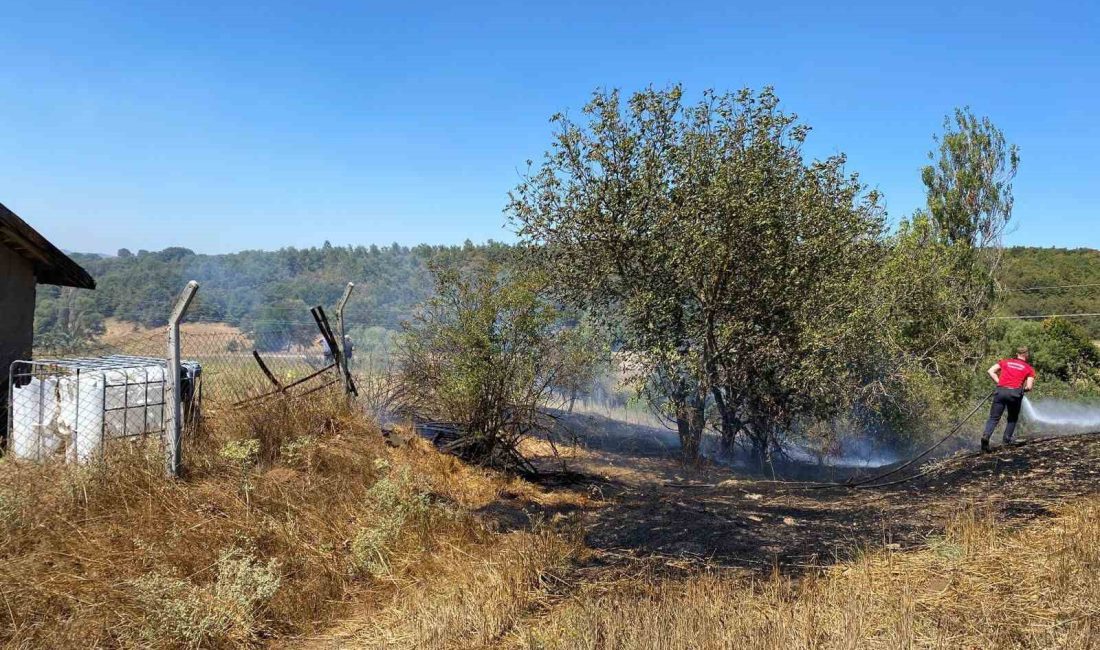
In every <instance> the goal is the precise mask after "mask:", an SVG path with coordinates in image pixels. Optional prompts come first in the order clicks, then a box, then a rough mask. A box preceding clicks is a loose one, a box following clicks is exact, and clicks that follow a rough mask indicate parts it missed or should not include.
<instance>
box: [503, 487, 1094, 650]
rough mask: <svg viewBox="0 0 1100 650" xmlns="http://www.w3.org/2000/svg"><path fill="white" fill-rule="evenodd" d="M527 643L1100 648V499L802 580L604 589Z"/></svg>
mask: <svg viewBox="0 0 1100 650" xmlns="http://www.w3.org/2000/svg"><path fill="white" fill-rule="evenodd" d="M517 636H518V638H517V641H516V643H517V645H519V646H522V647H525V648H529V649H535V648H538V649H540V650H549V649H556V648H562V649H566V648H568V649H569V650H579V649H585V648H591V649H596V648H622V649H638V650H641V649H661V650H673V649H676V650H679V649H683V650H689V649H690V650H707V649H712V648H713V649H725V648H760V649H776V650H778V649H781V648H782V649H789V648H821V649H827V648H883V649H886V648H891V649H892V648H1081V649H1084V648H1097V647H1100V500H1097V499H1092V500H1090V501H1085V502H1082V503H1079V504H1077V505H1074V506H1072V507H1067V508H1065V509H1064V510H1063V511H1062V512H1061V514H1060V516H1058V517H1057V518H1055V519H1053V520H1047V521H1042V522H1037V523H1034V524H1032V525H1030V526H1028V527H1027V528H1025V529H1023V530H1020V531H1017V532H1007V531H1005V530H1004V529H1003V528H1000V529H999V528H998V527H997V526H996V525H995V524H994V523H993V522H991V521H989V520H986V519H982V518H980V517H976V516H975V515H974V514H973V513H968V514H966V515H964V516H962V517H960V518H959V519H957V520H956V521H955V522H954V523H953V524H952V525H951V526H950V527H949V528H948V530H947V533H946V534H945V535H944V536H943V537H942V538H938V539H934V540H932V541H931V542H930V544H929V545H928V547H927V548H926V549H923V550H920V551H918V552H911V553H892V552H882V553H871V554H868V555H867V556H865V557H863V558H862V559H860V560H858V561H856V562H853V563H851V564H844V565H838V566H836V567H834V568H833V569H832V570H830V571H828V572H826V573H825V574H824V575H822V576H819V577H808V578H805V579H803V580H801V581H799V582H797V583H795V582H792V581H791V580H790V579H788V578H783V577H774V578H772V579H770V580H752V579H749V578H745V577H743V576H739V575H736V574H728V573H727V574H723V573H707V574H703V575H699V576H695V577H690V578H686V579H679V580H677V579H667V578H666V579H661V578H658V577H656V575H655V574H651V575H650V576H649V577H643V578H639V579H634V580H627V581H618V582H615V583H614V584H599V583H596V584H593V585H589V586H585V587H583V588H582V590H581V592H580V593H579V594H577V595H576V596H574V597H571V598H570V599H568V600H567V602H566V603H565V604H563V605H561V606H559V607H557V608H555V609H554V610H553V611H552V612H551V613H550V614H548V615H546V616H545V617H543V618H541V619H538V620H536V621H534V622H531V623H530V625H528V626H527V627H526V629H524V630H523V631H522V632H520V633H518V634H517Z"/></svg>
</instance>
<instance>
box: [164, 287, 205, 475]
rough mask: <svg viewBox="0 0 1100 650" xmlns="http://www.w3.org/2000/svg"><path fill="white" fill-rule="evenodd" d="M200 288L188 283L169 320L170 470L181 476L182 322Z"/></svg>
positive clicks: (167, 427)
mask: <svg viewBox="0 0 1100 650" xmlns="http://www.w3.org/2000/svg"><path fill="white" fill-rule="evenodd" d="M198 290H199V283H198V282H195V281H194V280H192V281H190V282H188V283H187V286H186V287H184V288H183V292H181V293H180V295H179V298H177V299H176V306H175V307H173V308H172V315H171V316H170V317H169V319H168V371H167V376H166V377H165V387H164V393H165V397H166V398H167V400H166V401H167V402H168V404H167V405H166V406H167V407H168V408H167V409H166V412H165V414H164V418H165V423H164V425H165V426H164V434H165V438H166V440H165V442H166V443H167V445H166V446H167V457H168V473H169V474H170V475H172V476H179V475H180V469H181V468H182V467H183V449H182V440H183V408H182V405H181V404H180V402H181V401H182V395H181V394H180V393H181V391H180V321H182V320H183V317H184V316H186V315H187V308H188V307H190V306H191V301H192V300H193V299H194V298H195V292H196V291H198Z"/></svg>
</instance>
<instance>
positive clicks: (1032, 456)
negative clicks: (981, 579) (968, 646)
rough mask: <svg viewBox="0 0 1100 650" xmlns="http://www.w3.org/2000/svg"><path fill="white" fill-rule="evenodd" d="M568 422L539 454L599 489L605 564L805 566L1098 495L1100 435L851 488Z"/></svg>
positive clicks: (591, 519)
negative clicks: (792, 478)
mask: <svg viewBox="0 0 1100 650" xmlns="http://www.w3.org/2000/svg"><path fill="white" fill-rule="evenodd" d="M566 425H567V426H569V427H570V429H572V430H573V431H574V432H576V433H577V436H578V437H577V439H576V440H575V441H574V443H573V444H567V445H559V449H558V451H559V454H558V455H556V456H555V455H552V454H550V453H549V450H548V449H547V448H545V447H543V448H541V449H539V450H538V451H540V452H541V454H538V456H537V462H538V464H539V465H540V467H541V468H543V469H544V470H547V472H548V473H547V476H546V478H545V479H544V484H545V485H547V487H552V488H553V487H563V488H565V487H567V488H569V489H587V490H588V491H589V492H590V493H591V494H592V495H593V496H595V497H597V498H598V499H599V503H600V505H598V506H596V507H593V508H590V509H587V510H584V511H581V512H579V513H578V516H579V518H580V521H581V524H582V525H583V526H584V529H585V535H586V542H587V544H588V546H589V547H590V548H592V549H593V550H594V551H595V554H594V560H593V563H594V564H597V565H601V564H602V565H614V564H616V563H622V562H631V561H636V560H656V561H659V562H667V563H668V564H669V565H671V566H676V567H680V568H689V567H693V566H696V565H699V566H702V565H706V566H709V567H730V568H734V567H736V568H747V569H754V570H760V571H770V570H772V569H773V568H775V567H778V568H779V569H780V570H782V571H784V572H785V573H792V574H797V573H800V572H801V571H803V570H805V569H807V568H814V567H818V566H822V565H826V564H830V563H833V562H836V561H843V560H845V559H849V558H851V557H852V556H853V554H855V553H858V552H859V551H860V550H861V549H866V548H873V547H877V548H881V547H883V546H884V545H890V547H891V548H895V549H897V548H900V549H905V548H910V547H915V546H919V545H921V544H923V543H925V542H926V541H927V540H928V539H929V537H931V536H935V535H938V534H941V533H942V531H943V530H944V527H945V526H946V525H947V523H948V522H949V521H950V520H951V519H952V518H953V517H954V516H956V515H958V514H959V513H961V512H965V511H967V510H977V512H979V513H980V514H981V515H982V516H992V517H995V518H997V519H999V520H1004V521H1008V522H1010V523H1012V522H1019V523H1022V522H1025V521H1027V520H1029V519H1033V518H1036V517H1042V516H1045V515H1047V514H1049V513H1051V512H1052V509H1053V508H1055V507H1056V506H1057V505H1058V504H1059V503H1063V502H1066V501H1069V500H1073V499H1076V498H1079V497H1081V496H1085V495H1091V494H1097V493H1100V435H1096V434H1089V435H1080V436H1074V437H1061V438H1052V439H1035V440H1032V441H1029V442H1026V443H1025V444H1023V445H1021V446H1019V447H1012V448H1003V447H1002V448H995V449H994V451H993V452H992V453H989V454H984V455H983V454H977V453H961V454H957V455H955V456H952V457H949V458H944V459H940V460H936V461H932V462H930V463H927V464H924V465H921V466H914V467H912V468H909V469H907V470H905V471H904V472H902V473H899V474H897V475H895V476H892V477H890V479H889V480H895V479H898V478H908V479H909V480H905V481H903V482H901V483H898V484H896V485H890V486H886V487H879V488H869V489H851V488H845V487H825V488H821V487H820V486H815V485H809V484H799V483H789V482H782V481H774V480H769V479H766V478H762V477H759V478H757V477H749V476H746V475H745V474H744V473H743V472H741V473H738V472H737V471H735V470H733V469H731V468H729V467H724V466H719V465H709V466H703V467H699V468H685V467H684V466H683V465H682V464H681V463H680V461H679V460H678V457H677V453H678V452H677V450H676V449H675V448H674V447H673V446H672V445H670V440H674V438H672V439H670V438H668V436H667V435H666V434H665V433H663V432H661V431H659V430H655V429H652V428H650V427H642V426H631V425H626V424H624V423H622V422H618V421H614V420H608V419H607V418H603V417H600V416H592V415H581V416H570V419H569V420H568V421H566ZM906 472H908V474H907V473H906ZM485 514H487V515H489V516H491V517H492V518H495V519H497V521H499V522H500V523H501V524H502V525H504V526H505V527H513V526H521V525H523V524H524V523H525V520H526V519H527V518H528V516H530V515H531V514H532V512H531V507H530V504H525V503H522V502H519V501H518V500H509V499H505V500H504V501H502V502H499V503H497V504H495V505H494V506H493V507H492V508H490V509H489V510H488V511H487V512H486V513H485ZM538 514H539V515H542V516H545V515H548V514H552V512H547V511H546V510H545V509H543V510H541V511H539V512H538Z"/></svg>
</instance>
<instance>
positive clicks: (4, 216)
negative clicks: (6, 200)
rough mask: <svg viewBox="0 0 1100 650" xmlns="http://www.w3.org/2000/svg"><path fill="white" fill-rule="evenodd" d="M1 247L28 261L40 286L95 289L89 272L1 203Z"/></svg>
mask: <svg viewBox="0 0 1100 650" xmlns="http://www.w3.org/2000/svg"><path fill="white" fill-rule="evenodd" d="M0 244H4V245H5V246H7V247H8V248H10V249H12V250H13V251H15V252H16V253H17V254H18V255H20V256H21V257H23V258H25V259H26V260H27V261H29V262H30V263H31V265H32V266H33V267H34V277H35V279H36V280H37V281H38V282H39V283H40V284H56V285H60V286H63V287H78V288H81V289H95V280H93V279H92V276H90V275H88V272H87V271H85V270H84V269H83V268H81V266H80V265H79V264H77V263H76V262H74V261H73V260H72V258H70V257H69V256H68V255H66V254H65V253H62V252H61V250H60V249H58V248H57V247H56V246H54V245H53V244H51V243H50V242H49V241H48V240H47V239H46V238H45V237H43V236H42V235H40V234H39V233H38V231H37V230H35V229H34V228H31V227H30V224H28V223H27V222H26V221H23V220H22V219H20V218H19V217H18V215H16V214H15V213H14V212H12V211H11V210H9V209H7V207H5V206H4V204H3V203H0Z"/></svg>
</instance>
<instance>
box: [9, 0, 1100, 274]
mask: <svg viewBox="0 0 1100 650" xmlns="http://www.w3.org/2000/svg"><path fill="white" fill-rule="evenodd" d="M0 21H2V22H3V24H4V30H3V37H2V38H0V202H3V203H4V204H6V205H7V206H8V207H9V208H11V209H12V210H14V211H15V212H17V213H18V214H20V215H21V216H22V217H24V218H25V219H26V220H28V221H29V222H30V223H32V224H33V225H35V226H36V227H37V228H38V229H39V230H40V231H42V232H43V233H44V234H45V235H46V236H48V237H50V238H51V239H52V240H53V241H54V242H55V243H56V244H58V245H59V246H61V247H62V248H65V249H67V250H77V251H89V252H107V253H113V252H114V251H115V250H117V249H118V248H120V247H127V248H130V249H133V250H137V249H141V248H145V249H149V250H155V249H160V248H163V247H166V246H170V245H181V246H187V247H189V248H193V249H195V250H197V251H200V252H227V251H234V250H240V249H245V248H264V249H274V248H279V247H282V246H291V245H292V246H309V245H319V244H321V243H322V242H323V241H325V240H326V239H327V240H331V241H332V243H334V244H370V243H378V244H388V243H390V242H393V241H397V242H400V243H402V244H415V243H420V242H428V243H461V242H462V241H463V240H465V239H467V238H469V239H472V240H474V241H484V240H486V239H489V238H494V239H498V240H509V239H510V238H511V236H510V234H509V232H508V231H507V230H506V229H505V228H504V217H503V215H502V213H501V210H502V208H503V206H504V204H505V202H506V195H507V192H508V190H509V189H511V188H512V187H513V186H514V185H515V184H516V182H517V180H518V178H519V173H520V171H521V170H522V169H523V166H524V161H525V160H527V159H529V158H533V159H538V158H539V157H540V156H541V154H542V152H543V151H544V150H545V149H546V148H547V146H548V145H549V143H550V135H551V130H550V125H549V123H548V118H549V116H550V115H551V114H552V113H554V112H556V111H559V110H565V109H571V110H572V111H574V112H575V111H576V110H577V109H578V108H579V107H580V106H582V105H583V104H584V102H585V101H586V99H587V98H588V96H589V94H590V93H591V92H592V90H593V89H595V88H596V87H600V86H605V87H618V88H622V89H623V90H625V91H629V90H635V89H638V88H641V87H644V86H645V85H647V84H655V85H658V86H664V85H667V84H670V83H673V82H678V81H679V82H683V83H684V84H685V88H686V90H687V91H688V92H689V93H697V92H698V91H701V90H702V89H704V88H707V87H714V88H717V89H736V88H739V87H742V86H746V85H747V86H752V87H760V86H762V85H765V84H770V85H773V86H775V87H776V89H777V92H778V93H779V96H780V97H781V98H782V100H783V102H784V104H785V107H786V108H787V109H788V110H791V111H793V112H796V113H798V114H799V115H800V116H801V117H802V118H803V119H804V120H805V121H807V122H808V123H809V124H810V125H812V126H813V127H814V131H813V133H812V134H811V138H810V142H809V146H808V152H809V153H810V154H812V155H815V156H820V155H828V154H831V153H835V152H838V151H843V152H846V153H847V154H848V156H849V164H850V169H852V170H853V171H858V172H860V174H861V176H862V178H863V179H864V181H865V182H867V183H869V184H871V185H872V186H875V187H877V188H878V189H879V190H880V191H882V192H883V193H884V195H885V197H886V201H887V208H888V210H889V214H890V216H891V218H893V219H897V218H899V217H901V216H904V215H906V214H908V213H910V212H911V211H912V210H913V209H914V208H916V207H918V206H919V205H921V203H922V188H921V184H920V178H919V168H920V166H921V165H922V164H924V161H925V156H926V153H927V151H928V149H929V148H930V147H931V146H932V140H931V138H932V135H933V133H935V132H938V131H939V129H940V125H941V123H942V119H943V116H944V115H945V114H946V113H948V112H949V111H951V110H952V108H953V107H954V106H956V105H964V104H969V105H970V106H971V107H972V108H973V110H974V111H975V112H976V113H978V114H979V115H989V116H990V117H991V118H993V120H994V121H995V122H996V123H997V124H998V125H999V126H1000V127H1001V128H1002V129H1003V130H1004V131H1005V133H1006V135H1007V136H1008V138H1009V139H1010V140H1011V141H1014V142H1016V143H1017V144H1019V146H1020V150H1021V158H1022V161H1021V165H1020V173H1019V176H1018V177H1017V182H1016V211H1015V221H1016V225H1015V231H1014V232H1013V233H1012V234H1011V235H1010V237H1009V242H1010V243H1019V244H1034V245H1044V246H1045V245H1060V246H1090V247H1098V246H1100V204H1098V200H1097V197H1096V192H1097V190H1098V188H1100V109H1098V100H1100V3H1097V2H1085V1H1080V2H1059V1H1057V0H1051V1H1047V2H1018V1H1013V0H1006V1H1004V2H996V3H994V2H968V1H960V0H952V1H950V2H940V1H939V0H933V1H928V2H904V3H894V2H881V1H879V2H867V3H843V2H821V1H814V2H793V1H792V2H760V1H757V2H752V3H742V2H729V1H725V2H709V1H697V2H684V3H670V2H649V1H631V2H620V3H600V2H592V1H589V2H573V1H559V2H553V3H536V2H518V1H516V0H512V1H510V2H500V3H477V4H473V3H465V2H454V1H449V2H440V3H416V4H414V3H385V4H376V3H371V2H354V3H323V2H285V3H282V2H279V3H261V2H232V1H222V2H196V1H192V2H185V3H182V2H181V3H169V2H125V3H124V2H112V1H108V0H99V1H95V2H87V3H79V4H55V3H48V2H13V1H11V0H0Z"/></svg>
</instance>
